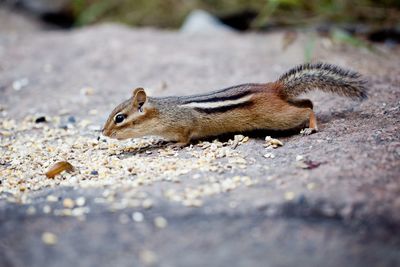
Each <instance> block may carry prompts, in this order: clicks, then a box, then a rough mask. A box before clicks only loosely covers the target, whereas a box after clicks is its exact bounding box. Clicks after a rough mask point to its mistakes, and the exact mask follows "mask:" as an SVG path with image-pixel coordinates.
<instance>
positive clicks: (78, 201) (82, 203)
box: [75, 197, 86, 207]
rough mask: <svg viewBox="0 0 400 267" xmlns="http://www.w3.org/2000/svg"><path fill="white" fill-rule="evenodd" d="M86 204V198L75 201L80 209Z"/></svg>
mask: <svg viewBox="0 0 400 267" xmlns="http://www.w3.org/2000/svg"><path fill="white" fill-rule="evenodd" d="M85 203H86V199H85V198H84V197H78V198H77V199H76V200H75V204H76V205H77V206H79V207H82V206H84V205H85Z"/></svg>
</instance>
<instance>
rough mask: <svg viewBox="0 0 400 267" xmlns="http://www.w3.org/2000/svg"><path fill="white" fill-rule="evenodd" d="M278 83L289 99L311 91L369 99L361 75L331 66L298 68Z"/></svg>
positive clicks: (311, 65)
mask: <svg viewBox="0 0 400 267" xmlns="http://www.w3.org/2000/svg"><path fill="white" fill-rule="evenodd" d="M278 82H279V83H281V84H282V85H283V88H282V90H281V94H282V95H283V96H284V97H285V98H287V99H291V98H295V97H296V96H298V95H300V94H303V93H307V92H309V91H311V90H321V91H324V92H330V93H335V94H338V95H341V96H345V97H350V98H353V99H359V100H363V99H365V98H367V88H366V87H365V84H366V82H365V81H364V80H363V79H362V78H361V75H360V74H359V73H357V72H353V71H350V70H345V69H342V68H340V67H338V66H335V65H331V64H323V63H317V64H303V65H300V66H297V67H295V68H293V69H291V70H289V71H288V72H286V73H285V74H283V75H282V76H281V77H280V78H279V80H278Z"/></svg>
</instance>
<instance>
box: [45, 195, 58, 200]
mask: <svg viewBox="0 0 400 267" xmlns="http://www.w3.org/2000/svg"><path fill="white" fill-rule="evenodd" d="M46 200H47V202H57V201H58V197H56V196H54V195H48V196H47V197H46Z"/></svg>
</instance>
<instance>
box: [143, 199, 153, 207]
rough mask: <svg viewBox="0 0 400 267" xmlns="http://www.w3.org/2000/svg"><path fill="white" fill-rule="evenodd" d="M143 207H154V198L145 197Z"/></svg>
mask: <svg viewBox="0 0 400 267" xmlns="http://www.w3.org/2000/svg"><path fill="white" fill-rule="evenodd" d="M142 207H143V208H145V209H151V207H153V200H151V199H149V198H148V199H145V200H144V201H143V202H142Z"/></svg>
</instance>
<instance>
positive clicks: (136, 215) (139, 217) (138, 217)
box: [132, 211, 144, 222]
mask: <svg viewBox="0 0 400 267" xmlns="http://www.w3.org/2000/svg"><path fill="white" fill-rule="evenodd" d="M132 219H133V220H134V221H135V222H143V219H144V216H143V213H141V212H138V211H136V212H134V213H133V214H132Z"/></svg>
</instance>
